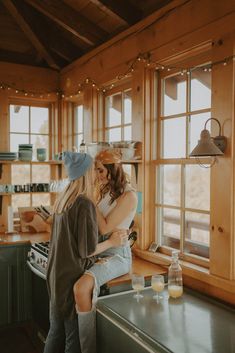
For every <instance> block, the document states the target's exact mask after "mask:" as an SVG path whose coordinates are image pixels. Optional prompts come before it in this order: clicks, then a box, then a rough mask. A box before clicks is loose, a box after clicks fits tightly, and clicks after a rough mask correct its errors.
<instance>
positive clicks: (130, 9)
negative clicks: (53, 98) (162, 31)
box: [0, 0, 172, 70]
mask: <svg viewBox="0 0 235 353" xmlns="http://www.w3.org/2000/svg"><path fill="white" fill-rule="evenodd" d="M171 1H172V0H79V1H78V0H63V1H62V0H20V1H19V0H1V1H0V61H5V62H11V63H18V64H25V65H32V66H39V67H47V68H52V69H55V70H60V69H62V68H63V67H65V66H66V65H68V64H70V63H71V62H73V61H74V60H76V59H77V58H79V57H81V56H82V55H84V54H85V53H87V52H89V51H90V50H92V49H93V48H95V47H97V46H99V45H100V44H102V43H104V42H105V41H107V40H108V39H110V38H112V37H114V36H115V35H116V34H118V33H120V32H122V31H123V30H125V29H127V28H128V27H130V26H132V25H133V24H135V23H137V22H138V21H140V20H142V19H143V18H145V17H147V16H148V15H150V14H151V13H153V12H154V11H156V10H158V9H160V8H161V7H163V6H165V5H166V4H168V3H169V2H171Z"/></svg>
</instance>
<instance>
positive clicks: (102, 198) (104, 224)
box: [74, 149, 137, 353]
mask: <svg viewBox="0 0 235 353" xmlns="http://www.w3.org/2000/svg"><path fill="white" fill-rule="evenodd" d="M95 165H96V172H97V178H98V181H99V192H98V201H97V208H96V213H97V218H98V225H99V232H100V233H101V234H105V235H104V239H106V238H108V239H110V238H109V235H110V234H111V232H112V231H113V230H114V229H127V230H129V226H130V224H131V222H132V220H133V218H134V216H135V212H136V207H137V196H136V192H135V190H134V189H133V188H132V187H131V186H130V184H129V183H128V182H127V179H126V175H125V173H124V170H123V168H122V165H121V155H120V154H119V153H117V152H116V151H115V150H111V149H110V150H105V151H101V152H100V153H99V154H98V155H97V156H96V158H95ZM106 241H107V240H106ZM101 244H103V246H105V241H104V242H103V243H101ZM100 257H101V258H102V259H101V260H100V261H98V262H96V263H95V264H94V265H93V266H91V267H90V268H89V269H88V270H86V272H85V274H84V275H83V276H82V277H80V278H79V280H78V281H77V282H76V283H75V285H74V295H75V301H76V309H77V313H78V325H79V337H80V345H81V351H82V353H96V310H95V304H96V299H97V296H98V295H99V290H100V286H101V285H103V284H104V283H106V282H108V281H110V280H111V279H113V278H115V277H119V276H121V275H124V274H125V273H128V272H129V271H130V268H131V261H132V256H131V249H130V245H129V242H128V241H125V242H123V243H122V244H120V246H119V247H115V248H114V247H111V248H110V249H104V252H102V254H100Z"/></svg>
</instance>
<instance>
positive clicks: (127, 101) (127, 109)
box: [123, 90, 132, 124]
mask: <svg viewBox="0 0 235 353" xmlns="http://www.w3.org/2000/svg"><path fill="white" fill-rule="evenodd" d="M123 96H124V97H123V99H124V124H130V123H131V117H132V100H131V90H128V91H125V92H124V94H123Z"/></svg>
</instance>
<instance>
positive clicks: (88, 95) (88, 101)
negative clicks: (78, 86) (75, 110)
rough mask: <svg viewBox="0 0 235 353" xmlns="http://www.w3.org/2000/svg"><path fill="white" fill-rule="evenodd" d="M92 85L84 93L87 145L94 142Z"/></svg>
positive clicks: (85, 137)
mask: <svg viewBox="0 0 235 353" xmlns="http://www.w3.org/2000/svg"><path fill="white" fill-rule="evenodd" d="M93 91H94V89H93V87H92V86H91V85H89V86H86V87H85V89H84V91H83V97H84V99H83V114H84V139H85V142H86V143H90V142H92V129H93V110H94V106H93V103H94V102H93V93H94V92H93Z"/></svg>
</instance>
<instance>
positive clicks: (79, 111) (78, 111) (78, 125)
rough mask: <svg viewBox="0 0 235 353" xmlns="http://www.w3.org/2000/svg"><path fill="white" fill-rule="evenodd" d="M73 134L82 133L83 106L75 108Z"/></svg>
mask: <svg viewBox="0 0 235 353" xmlns="http://www.w3.org/2000/svg"><path fill="white" fill-rule="evenodd" d="M74 125H75V126H74V132H75V134H76V133H77V134H79V133H83V106H82V105H79V106H77V107H75V124H74Z"/></svg>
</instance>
